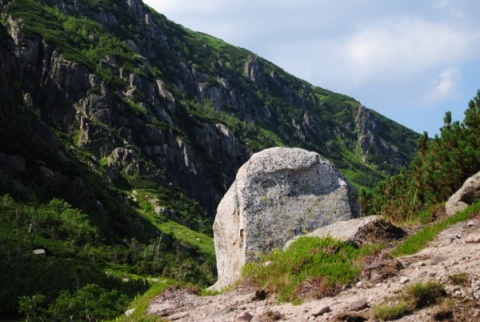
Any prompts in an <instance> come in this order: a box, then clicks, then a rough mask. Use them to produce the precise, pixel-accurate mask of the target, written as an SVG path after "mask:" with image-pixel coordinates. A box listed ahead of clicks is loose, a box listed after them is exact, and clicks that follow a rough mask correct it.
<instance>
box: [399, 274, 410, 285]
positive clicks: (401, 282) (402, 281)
mask: <svg viewBox="0 0 480 322" xmlns="http://www.w3.org/2000/svg"><path fill="white" fill-rule="evenodd" d="M408 282H410V279H409V278H408V277H406V276H402V277H401V278H400V284H406V283H408Z"/></svg>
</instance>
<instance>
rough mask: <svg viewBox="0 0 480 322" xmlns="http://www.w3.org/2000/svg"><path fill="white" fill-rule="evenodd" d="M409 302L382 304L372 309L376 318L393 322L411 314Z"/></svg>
mask: <svg viewBox="0 0 480 322" xmlns="http://www.w3.org/2000/svg"><path fill="white" fill-rule="evenodd" d="M409 310H410V309H409V308H408V304H407V302H405V301H403V300H401V301H398V302H396V303H388V302H385V303H382V304H380V305H378V306H374V307H373V308H372V315H373V317H374V318H377V319H380V320H381V321H391V320H396V319H399V318H401V317H402V316H405V315H407V314H408V313H409Z"/></svg>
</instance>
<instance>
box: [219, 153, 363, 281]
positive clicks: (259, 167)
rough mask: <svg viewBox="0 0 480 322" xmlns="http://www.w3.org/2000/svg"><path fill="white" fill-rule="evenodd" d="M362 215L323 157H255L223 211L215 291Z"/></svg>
mask: <svg viewBox="0 0 480 322" xmlns="http://www.w3.org/2000/svg"><path fill="white" fill-rule="evenodd" d="M359 212H360V206H359V204H358V201H357V199H356V193H355V190H354V189H353V187H352V186H351V185H350V184H349V183H347V181H346V179H345V178H344V177H343V176H342V175H341V174H340V172H339V171H338V170H337V169H336V168H335V167H334V166H333V164H332V163H331V162H330V161H328V160H326V159H324V158H322V157H321V156H320V155H319V154H318V153H315V152H309V151H306V150H303V149H298V148H271V149H267V150H264V151H261V152H259V153H256V154H254V155H253V156H252V157H251V159H250V160H249V161H248V162H246V163H245V164H244V165H243V166H242V167H241V168H240V170H239V171H238V173H237V176H236V179H235V182H234V183H233V184H232V185H231V186H230V189H229V190H228V191H227V193H226V194H225V196H224V197H223V199H222V201H221V202H220V204H219V206H218V209H217V216H216V218H215V222H214V226H213V227H214V242H215V252H216V255H217V269H218V281H217V283H216V284H215V285H214V286H212V287H211V288H212V289H216V290H220V289H222V288H223V287H225V286H228V285H230V284H232V283H234V282H235V281H236V280H238V278H239V277H240V272H241V269H242V266H243V265H244V264H246V263H248V262H252V261H254V260H256V259H258V257H259V255H260V254H262V253H268V252H270V251H272V250H273V249H276V248H277V249H278V248H282V247H283V246H284V245H285V243H286V242H287V241H288V240H290V239H291V238H293V237H295V236H299V235H303V234H305V232H308V231H313V230H315V229H317V228H319V227H322V226H326V225H329V224H332V223H334V222H336V221H342V220H347V219H351V218H355V217H358V215H359Z"/></svg>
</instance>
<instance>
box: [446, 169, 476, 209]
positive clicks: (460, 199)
mask: <svg viewBox="0 0 480 322" xmlns="http://www.w3.org/2000/svg"><path fill="white" fill-rule="evenodd" d="M479 199H480V172H477V173H476V174H474V175H473V176H471V177H470V178H468V179H467V180H466V181H465V183H464V184H463V186H462V187H461V188H460V189H459V190H458V191H457V192H455V193H454V194H453V195H452V196H451V197H450V198H449V199H448V201H447V203H446V204H445V211H446V213H447V215H449V216H451V215H453V214H455V213H457V212H459V211H462V210H464V209H465V208H467V207H468V206H469V205H471V204H472V203H474V202H475V201H477V200H479Z"/></svg>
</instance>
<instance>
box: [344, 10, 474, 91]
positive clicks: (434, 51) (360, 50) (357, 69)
mask: <svg viewBox="0 0 480 322" xmlns="http://www.w3.org/2000/svg"><path fill="white" fill-rule="evenodd" d="M473 40H474V39H471V37H470V35H468V34H466V33H464V32H462V31H460V30H456V29H455V28H453V27H451V26H448V25H443V24H439V23H434V22H430V21H427V20H421V19H413V18H404V19H400V20H396V21H388V22H382V23H380V24H376V25H373V26H367V27H364V28H362V29H361V30H359V31H358V32H357V33H355V34H354V35H352V36H350V37H349V38H348V39H347V40H346V42H345V48H346V55H345V57H344V59H345V62H346V65H347V66H348V67H349V68H350V70H351V72H352V76H353V80H354V81H355V82H356V83H357V84H359V83H363V82H367V81H371V80H375V79H377V80H378V79H404V78H406V77H411V76H415V75H416V74H419V73H421V72H424V71H426V70H428V69H431V68H434V67H438V66H440V65H444V64H447V63H452V62H453V61H456V60H458V59H461V58H462V57H464V56H468V55H470V51H471V49H472V48H471V47H472V45H474V44H475V43H472V42H473Z"/></svg>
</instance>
